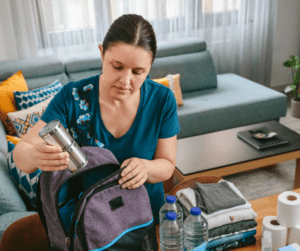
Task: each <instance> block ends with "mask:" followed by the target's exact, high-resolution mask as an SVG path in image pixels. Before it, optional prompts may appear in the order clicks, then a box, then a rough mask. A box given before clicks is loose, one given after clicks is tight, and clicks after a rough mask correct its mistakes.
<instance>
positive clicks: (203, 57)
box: [150, 38, 217, 93]
mask: <svg viewBox="0 0 300 251" xmlns="http://www.w3.org/2000/svg"><path fill="white" fill-rule="evenodd" d="M157 47H158V50H157V55H156V59H155V60H154V63H153V65H152V68H151V71H150V77H151V79H155V78H162V77H165V76H167V75H168V74H177V73H179V74H180V86H181V90H182V92H183V93H185V92H192V91H198V90H203V89H209V88H215V87H217V75H216V71H215V66H214V63H213V59H212V56H211V54H210V52H209V51H208V50H207V49H206V43H205V41H203V40H201V39H199V38H184V39H177V40H173V41H163V42H160V43H158V45H157Z"/></svg>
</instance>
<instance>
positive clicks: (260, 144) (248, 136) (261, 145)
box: [237, 127, 288, 150]
mask: <svg viewBox="0 0 300 251" xmlns="http://www.w3.org/2000/svg"><path fill="white" fill-rule="evenodd" d="M260 131H261V132H266V131H267V132H271V131H270V130H269V129H268V128H266V127H263V128H256V129H253V130H246V131H242V132H238V133H237V136H238V137H239V138H240V139H242V140H244V141H245V142H247V143H248V144H250V145H251V146H253V147H255V148H256V149H258V150H260V149H265V148H269V147H274V146H278V145H283V144H287V143H288V141H287V140H285V139H283V138H282V137H280V135H276V136H274V137H271V138H261V139H259V138H255V137H254V136H253V135H254V134H256V133H258V132H260Z"/></svg>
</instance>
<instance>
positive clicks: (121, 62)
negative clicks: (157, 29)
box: [99, 43, 152, 101]
mask: <svg viewBox="0 0 300 251" xmlns="http://www.w3.org/2000/svg"><path fill="white" fill-rule="evenodd" d="M99 49H100V52H101V58H102V64H103V65H102V70H103V74H102V75H101V83H103V85H104V88H107V91H108V93H109V95H110V96H111V97H112V98H113V99H116V100H119V101H123V100H125V99H127V98H129V97H132V95H134V94H135V93H136V92H137V91H139V90H140V88H141V86H142V84H143V82H144V81H145V79H146V77H147V75H148V73H149V72H150V69H151V64H152V55H151V52H149V51H145V50H144V49H142V48H140V47H134V46H132V45H128V44H125V43H118V44H117V45H114V46H111V47H110V48H109V49H108V50H106V52H105V55H103V47H102V46H101V45H99Z"/></svg>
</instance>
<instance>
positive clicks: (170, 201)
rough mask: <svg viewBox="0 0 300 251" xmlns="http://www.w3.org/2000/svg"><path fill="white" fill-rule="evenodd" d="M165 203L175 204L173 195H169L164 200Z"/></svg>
mask: <svg viewBox="0 0 300 251" xmlns="http://www.w3.org/2000/svg"><path fill="white" fill-rule="evenodd" d="M166 202H168V203H171V204H173V203H175V202H176V197H175V196H174V195H169V196H167V198H166Z"/></svg>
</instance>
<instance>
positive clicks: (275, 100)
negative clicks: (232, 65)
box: [177, 74, 287, 138]
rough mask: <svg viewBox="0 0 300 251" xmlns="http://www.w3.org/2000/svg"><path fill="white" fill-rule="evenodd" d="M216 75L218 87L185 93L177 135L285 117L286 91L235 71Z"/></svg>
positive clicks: (191, 134) (217, 129)
mask: <svg viewBox="0 0 300 251" xmlns="http://www.w3.org/2000/svg"><path fill="white" fill-rule="evenodd" d="M217 78H218V88H212V89H207V90H203V91H196V92H191V93H183V106H179V107H178V108H177V112H178V116H179V123H180V127H181V131H180V132H179V134H178V138H184V137H191V136H195V135H201V134H205V133H210V132H215V131H220V130H226V129H229V128H234V127H239V126H245V125H249V124H255V123H260V122H264V121H269V120H274V119H278V118H280V117H285V115H286V107H287V97H286V95H284V94H282V93H280V92H277V91H274V90H272V89H270V88H267V87H265V86H263V85H260V84H257V83H255V82H253V81H250V80H248V79H245V78H243V77H240V76H238V75H236V74H221V75H218V76H217Z"/></svg>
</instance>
